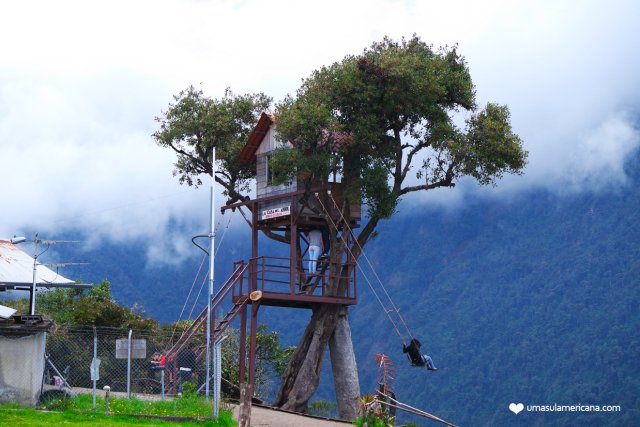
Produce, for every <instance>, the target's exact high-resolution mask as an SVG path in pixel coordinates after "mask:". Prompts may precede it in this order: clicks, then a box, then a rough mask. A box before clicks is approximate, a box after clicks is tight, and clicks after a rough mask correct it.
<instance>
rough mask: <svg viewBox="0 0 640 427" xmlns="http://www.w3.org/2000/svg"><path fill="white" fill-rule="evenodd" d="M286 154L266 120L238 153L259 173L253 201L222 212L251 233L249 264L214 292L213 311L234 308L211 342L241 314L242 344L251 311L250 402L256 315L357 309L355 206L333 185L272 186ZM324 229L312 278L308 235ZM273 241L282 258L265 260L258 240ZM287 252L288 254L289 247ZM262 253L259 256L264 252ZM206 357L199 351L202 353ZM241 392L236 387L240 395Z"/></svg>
mask: <svg viewBox="0 0 640 427" xmlns="http://www.w3.org/2000/svg"><path fill="white" fill-rule="evenodd" d="M287 147H291V144H290V143H288V142H284V141H281V140H280V139H279V138H278V133H277V130H276V124H275V122H274V120H273V118H272V117H271V116H270V115H268V114H266V113H263V114H262V115H261V117H260V119H259V120H258V123H257V124H256V126H255V128H254V129H253V131H252V133H251V135H250V136H249V139H248V141H247V143H246V145H245V147H244V148H243V150H242V151H241V152H240V155H239V157H238V160H237V161H238V162H239V163H241V164H244V165H247V164H253V165H255V168H256V197H255V199H253V200H249V201H243V202H239V203H235V204H232V205H228V206H225V207H223V208H222V212H223V213H224V212H225V211H227V210H232V211H240V212H241V213H242V216H243V217H244V219H245V220H246V222H247V224H248V225H249V226H250V227H251V257H250V258H249V259H248V260H242V261H236V262H235V264H234V268H233V273H232V274H231V276H230V277H229V278H228V279H227V281H226V282H225V283H224V284H222V286H220V287H219V288H218V289H219V290H218V292H217V294H216V295H215V296H214V298H213V300H212V309H213V310H216V309H218V308H220V307H221V305H222V304H223V303H224V301H228V300H229V297H230V299H231V309H230V310H229V311H228V312H227V313H226V315H225V316H224V317H223V318H222V319H221V320H219V321H218V322H216V324H215V325H212V328H211V330H212V334H213V337H212V338H213V340H216V339H218V338H219V337H220V336H221V335H222V334H223V333H224V331H225V329H226V328H227V327H228V326H229V324H230V323H231V322H232V321H233V319H234V318H235V317H236V316H238V315H240V319H241V320H240V322H241V325H240V343H245V342H246V339H245V337H246V335H245V334H246V326H247V308H248V306H249V305H251V325H250V344H249V345H250V348H249V386H250V389H249V390H247V391H246V393H248V396H246V395H245V398H247V399H248V398H249V396H251V395H252V391H253V385H254V384H253V383H254V378H253V372H254V368H255V342H256V327H257V313H258V308H259V307H260V306H261V305H265V306H278V307H293V308H313V307H315V306H317V305H319V304H339V305H353V304H356V303H357V292H356V291H357V286H356V265H355V261H354V259H353V256H352V254H351V252H350V248H351V247H352V245H353V237H352V233H351V231H350V230H351V229H353V228H357V227H358V226H359V221H360V218H361V207H360V200H359V199H358V200H357V201H356V202H348V201H347V200H348V198H347V197H345V194H344V191H343V186H342V183H341V182H338V180H336V178H335V177H334V178H333V179H330V178H329V177H326V179H315V180H313V181H311V182H310V179H309V174H308V173H306V174H305V172H304V171H301V172H299V173H298V176H297V179H293V180H292V182H289V183H286V184H276V183H274V182H273V179H272V177H273V174H272V171H271V170H270V167H269V166H270V165H269V161H270V157H271V155H272V154H273V153H274V151H275V150H278V149H282V148H287ZM312 230H321V231H322V233H323V240H324V241H325V248H323V249H324V251H327V249H328V247H327V246H329V245H327V243H329V242H330V246H331V250H330V251H328V252H329V253H330V256H327V257H323V258H321V259H320V260H319V261H318V262H317V265H318V267H317V269H316V271H309V261H310V259H309V256H308V253H307V248H308V246H309V245H308V241H307V237H306V236H307V235H308V233H309V232H310V231H312ZM269 238H271V239H275V240H276V241H278V242H280V245H279V246H281V247H282V248H284V251H281V252H280V253H278V254H277V255H276V254H274V253H269V251H270V249H269V248H273V247H274V244H270V245H259V242H260V240H261V239H269ZM282 244H284V245H288V248H287V247H286V246H282ZM262 248H265V249H264V250H266V251H267V252H263V249H262ZM205 323H206V309H205V310H203V312H202V313H201V314H200V316H199V317H198V318H197V319H196V321H195V322H194V323H193V325H192V326H191V327H190V328H189V329H188V330H187V331H186V332H185V333H184V334H183V337H181V338H180V340H179V341H178V342H177V343H176V344H175V345H174V347H173V348H172V349H171V350H170V351H169V354H170V355H176V354H178V353H179V352H180V351H181V350H182V349H183V348H184V347H185V346H186V344H187V343H188V342H189V341H190V340H191V338H192V337H194V336H195V334H196V333H197V332H198V330H200V329H202V327H203V325H205ZM203 353H204V351H203ZM245 360H246V349H245V348H244V345H241V346H240V375H239V378H240V379H241V381H243V379H244V378H245V371H246V366H245ZM243 386H244V385H243V384H241V390H242V387H243Z"/></svg>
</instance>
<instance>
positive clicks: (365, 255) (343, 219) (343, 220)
mask: <svg viewBox="0 0 640 427" xmlns="http://www.w3.org/2000/svg"><path fill="white" fill-rule="evenodd" d="M327 194H328V195H329V198H330V199H331V201H332V203H333V206H334V208H335V209H336V211H338V212H339V213H340V218H341V221H342V222H343V223H344V226H345V227H346V229H347V231H348V232H349V234H350V236H351V237H352V238H353V241H354V242H355V244H356V245H357V246H358V248H359V249H360V254H361V255H362V256H363V257H364V259H365V261H366V262H367V264H368V265H369V268H370V269H371V271H372V272H373V275H374V276H375V278H376V280H377V281H378V283H379V284H380V287H381V288H382V290H383V292H384V294H385V295H386V297H387V299H388V300H389V303H390V304H391V307H392V308H393V311H395V313H396V315H397V316H398V318H399V319H400V321H401V322H402V324H403V325H404V328H405V330H406V331H407V333H408V334H409V337H410V338H411V339H413V338H414V336H413V334H412V333H411V328H409V325H408V324H407V322H406V321H405V319H404V317H403V316H402V315H401V314H400V309H399V308H398V306H396V304H395V303H394V302H393V299H392V298H391V295H389V292H388V291H387V288H386V287H385V286H384V284H383V283H382V280H381V279H380V276H378V273H377V272H376V269H375V268H374V266H373V263H372V262H371V260H370V259H369V257H368V256H367V254H366V253H365V251H364V248H363V247H362V245H360V242H359V241H358V238H357V237H356V235H355V233H354V232H353V229H352V228H351V227H350V226H349V222H348V221H347V220H346V218H345V217H344V215H343V214H342V210H341V209H340V208H339V207H338V204H337V203H336V200H335V199H334V198H333V194H331V191H327ZM316 197H317V196H316ZM318 200H319V199H318ZM402 342H403V343H404V344H406V343H405V341H404V338H403V339H402Z"/></svg>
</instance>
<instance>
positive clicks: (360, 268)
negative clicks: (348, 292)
mask: <svg viewBox="0 0 640 427" xmlns="http://www.w3.org/2000/svg"><path fill="white" fill-rule="evenodd" d="M316 198H317V199H318V201H319V202H320V205H321V206H322V210H323V211H324V213H325V215H326V217H327V219H328V220H329V221H330V222H331V225H332V227H333V228H334V229H335V230H336V231H338V227H337V225H336V223H335V222H334V221H333V218H331V215H329V212H328V211H327V209H326V208H325V206H324V204H323V203H322V200H320V198H319V197H318V193H316ZM346 249H347V252H349V255H350V256H351V258H353V259H354V261H355V263H356V266H357V267H358V269H359V270H360V273H362V277H364V280H365V281H366V282H367V285H369V288H370V289H371V292H373V295H374V296H375V297H376V299H377V300H378V303H379V304H380V306H381V307H382V309H383V311H384V312H385V314H386V315H387V318H388V319H389V322H390V323H391V325H392V326H393V329H395V331H396V334H398V337H400V339H401V340H402V341H403V342H404V337H403V336H402V334H401V333H400V330H399V329H398V326H397V325H396V322H394V320H393V318H392V317H391V316H389V311H387V309H386V307H385V305H384V303H383V302H382V300H381V299H380V296H379V295H378V293H377V292H376V290H375V289H374V287H373V285H372V284H371V281H370V280H369V278H368V277H367V274H366V273H365V271H364V270H363V269H362V267H361V266H360V263H359V262H358V260H357V259H356V257H355V256H354V255H353V252H352V251H351V248H350V247H349V245H346Z"/></svg>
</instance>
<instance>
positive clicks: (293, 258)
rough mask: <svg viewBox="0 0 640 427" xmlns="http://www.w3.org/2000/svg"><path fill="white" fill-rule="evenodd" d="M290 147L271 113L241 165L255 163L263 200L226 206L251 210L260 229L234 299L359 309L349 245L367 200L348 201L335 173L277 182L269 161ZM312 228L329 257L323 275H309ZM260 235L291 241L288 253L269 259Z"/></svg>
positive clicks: (240, 159)
mask: <svg viewBox="0 0 640 427" xmlns="http://www.w3.org/2000/svg"><path fill="white" fill-rule="evenodd" d="M288 147H291V144H290V143H289V142H286V141H281V140H280V139H279V137H278V133H277V130H276V124H275V122H274V119H273V117H272V116H270V115H268V114H266V113H263V114H262V115H261V117H260V119H259V120H258V123H257V124H256V126H255V128H254V129H253V131H252V132H251V134H250V136H249V138H248V140H247V143H246V145H245V146H244V148H243V149H242V151H241V152H240V154H239V156H238V162H239V163H240V164H244V165H247V164H252V165H255V168H256V198H255V199H253V200H250V201H246V202H240V203H236V204H233V205H230V206H226V207H224V208H223V209H222V211H223V212H224V211H225V210H228V209H233V210H235V209H240V210H241V211H242V210H243V209H246V210H249V211H250V213H251V218H252V220H251V221H250V222H249V220H247V222H249V225H250V226H251V229H252V245H251V246H252V257H251V260H250V261H249V262H248V263H246V265H247V271H248V274H247V280H246V281H240V286H236V291H237V292H236V291H234V300H236V301H237V300H239V299H241V298H242V297H243V296H246V295H248V293H250V292H255V291H260V292H261V293H262V298H261V304H263V305H276V306H289V307H306V308H309V307H312V306H313V305H314V304H317V303H329V304H345V305H351V304H355V303H356V283H355V263H354V262H353V260H352V258H353V257H352V256H351V254H350V252H349V248H350V246H351V244H352V243H353V237H352V233H351V229H352V228H355V227H358V225H359V220H360V216H361V210H360V209H361V208H360V200H359V199H358V200H357V201H356V202H353V201H352V202H348V198H347V197H345V194H344V191H343V186H342V183H341V182H339V179H337V178H336V177H335V176H334V177H333V179H329V177H327V178H325V179H317V178H314V179H310V174H309V173H308V172H305V171H299V172H298V174H297V177H296V178H295V179H293V180H291V182H288V183H285V184H279V183H276V182H275V181H274V179H273V171H272V170H271V168H270V164H269V162H270V159H271V156H272V155H273V153H274V152H275V151H276V150H278V149H282V148H285V149H286V148H288ZM243 215H244V214H243ZM245 218H246V215H245ZM311 230H322V232H323V236H324V243H325V247H324V248H323V249H324V252H326V253H327V257H326V259H323V260H320V261H319V263H318V265H319V266H318V268H317V271H309V262H308V261H310V259H309V257H308V251H307V249H308V246H309V245H308V241H307V235H308V233H309V232H310V231H311ZM259 234H264V235H267V236H269V237H271V238H272V239H275V240H277V241H280V242H282V243H286V244H288V245H289V249H288V253H287V254H286V255H287V256H274V255H273V254H261V252H260V250H259V245H258V241H259V238H258V237H259ZM332 245H333V249H332V250H331V251H329V250H328V249H329V246H332ZM336 249H338V250H336ZM329 254H330V256H329ZM244 265H245V264H244V263H242V264H238V265H237V266H236V267H237V269H242V268H243V266H244ZM332 287H333V288H334V289H332Z"/></svg>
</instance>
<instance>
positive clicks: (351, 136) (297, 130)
mask: <svg viewBox="0 0 640 427" xmlns="http://www.w3.org/2000/svg"><path fill="white" fill-rule="evenodd" d="M509 116H510V113H509V109H508V107H507V106H503V105H498V104H493V103H489V104H487V105H486V106H485V107H484V108H482V109H480V108H478V107H477V106H476V99H475V88H474V85H473V83H472V80H471V76H470V74H469V69H468V67H467V64H466V62H465V59H464V57H462V56H460V55H459V54H458V53H457V48H456V47H455V46H454V47H444V48H440V49H434V48H433V47H431V46H429V45H427V44H426V43H424V42H423V41H422V40H420V38H419V37H417V36H413V37H412V38H410V39H408V40H407V39H402V40H401V41H394V40H392V39H390V38H384V39H383V40H382V41H381V42H378V43H374V44H373V45H372V46H371V47H370V48H368V49H365V50H364V52H363V53H362V54H361V55H357V56H354V55H349V56H347V57H345V58H344V59H343V60H342V61H340V62H336V63H334V64H332V65H330V66H327V67H322V68H320V69H319V70H317V71H314V72H313V73H312V75H311V76H310V77H309V78H308V79H306V80H304V81H303V84H302V86H301V87H300V89H299V90H298V92H297V94H296V96H295V97H293V96H289V97H287V98H286V99H285V100H284V101H283V102H281V103H279V104H278V105H277V108H276V121H277V126H278V133H279V134H280V135H281V137H282V138H283V139H284V140H288V141H292V143H293V145H294V148H293V150H286V151H285V150H282V151H281V153H279V156H280V157H281V158H282V161H281V162H279V163H280V164H282V165H287V167H288V169H287V171H288V173H289V174H292V173H295V172H294V171H295V170H301V169H302V170H309V171H311V172H313V173H314V174H317V175H325V176H326V175H327V174H328V173H338V174H342V176H343V177H345V178H347V179H346V182H345V180H343V183H345V184H347V185H355V186H357V187H359V188H355V189H353V190H356V191H361V194H362V197H363V200H364V201H365V202H366V203H367V205H368V208H369V216H370V217H371V218H372V219H374V220H377V219H381V218H388V217H390V216H391V215H392V214H393V212H394V210H395V208H396V206H397V204H398V202H399V200H400V198H401V197H402V196H403V195H405V194H408V193H412V192H416V191H422V190H430V189H433V188H437V187H453V186H455V183H456V181H457V180H458V179H460V178H462V177H464V176H471V177H473V178H475V179H476V180H477V181H478V182H479V183H480V184H482V185H487V184H495V182H496V181H497V180H498V179H500V178H501V177H502V176H503V175H504V174H505V173H515V174H520V173H522V170H523V168H524V166H525V164H526V159H527V152H526V151H525V150H524V149H523V147H522V141H521V139H520V138H519V137H518V135H516V134H515V133H514V132H513V130H512V129H511V125H510V123H509V118H510V117H509ZM459 118H464V119H465V120H464V126H463V127H460V126H458V125H457V124H456V121H459V120H458V119H459ZM292 165H293V166H294V168H292V167H291V166H292ZM280 175H281V176H282V177H283V179H284V178H286V175H287V174H286V173H281V174H280ZM354 178H356V179H354Z"/></svg>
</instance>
